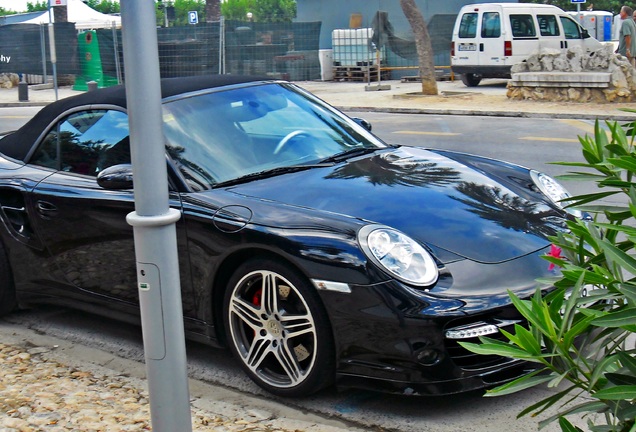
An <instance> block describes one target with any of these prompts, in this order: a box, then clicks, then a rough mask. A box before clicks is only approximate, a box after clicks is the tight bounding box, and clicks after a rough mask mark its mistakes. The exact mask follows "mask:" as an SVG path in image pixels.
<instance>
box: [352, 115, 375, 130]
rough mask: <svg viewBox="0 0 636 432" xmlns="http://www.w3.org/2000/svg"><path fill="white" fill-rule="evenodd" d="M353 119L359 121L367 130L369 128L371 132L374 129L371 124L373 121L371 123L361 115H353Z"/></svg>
mask: <svg viewBox="0 0 636 432" xmlns="http://www.w3.org/2000/svg"><path fill="white" fill-rule="evenodd" d="M353 121H354V122H356V123H358V124H359V125H360V126H362V127H363V128H365V129H366V130H368V131H369V132H371V129H373V126H371V123H369V122H368V121H366V120H365V119H363V118H360V117H353Z"/></svg>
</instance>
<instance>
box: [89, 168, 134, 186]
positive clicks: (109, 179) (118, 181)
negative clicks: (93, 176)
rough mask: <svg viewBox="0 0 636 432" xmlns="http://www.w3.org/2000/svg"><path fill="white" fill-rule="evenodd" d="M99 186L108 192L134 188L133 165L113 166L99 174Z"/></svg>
mask: <svg viewBox="0 0 636 432" xmlns="http://www.w3.org/2000/svg"><path fill="white" fill-rule="evenodd" d="M97 184H98V185H99V186H100V187H102V188H104V189H108V190H122V189H132V188H133V171H132V165H131V164H121V165H113V166H110V167H108V168H106V169H105V170H104V171H102V172H100V173H99V174H97Z"/></svg>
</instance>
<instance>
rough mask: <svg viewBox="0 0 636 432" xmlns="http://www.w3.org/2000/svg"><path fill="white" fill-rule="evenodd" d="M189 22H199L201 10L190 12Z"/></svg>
mask: <svg viewBox="0 0 636 432" xmlns="http://www.w3.org/2000/svg"><path fill="white" fill-rule="evenodd" d="M188 22H189V23H190V24H198V23H199V12H197V11H190V12H188Z"/></svg>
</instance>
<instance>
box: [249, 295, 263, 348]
mask: <svg viewBox="0 0 636 432" xmlns="http://www.w3.org/2000/svg"><path fill="white" fill-rule="evenodd" d="M262 299H263V288H259V289H258V290H256V292H255V293H254V295H253V296H252V304H253V305H254V306H258V307H260V306H261V301H262ZM254 337H256V330H254Z"/></svg>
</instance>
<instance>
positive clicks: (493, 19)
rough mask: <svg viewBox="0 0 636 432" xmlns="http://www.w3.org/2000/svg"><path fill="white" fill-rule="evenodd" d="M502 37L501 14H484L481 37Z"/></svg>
mask: <svg viewBox="0 0 636 432" xmlns="http://www.w3.org/2000/svg"><path fill="white" fill-rule="evenodd" d="M499 36H501V20H500V19H499V12H484V15H483V17H482V22H481V37H483V38H498V37H499Z"/></svg>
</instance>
